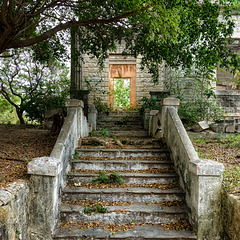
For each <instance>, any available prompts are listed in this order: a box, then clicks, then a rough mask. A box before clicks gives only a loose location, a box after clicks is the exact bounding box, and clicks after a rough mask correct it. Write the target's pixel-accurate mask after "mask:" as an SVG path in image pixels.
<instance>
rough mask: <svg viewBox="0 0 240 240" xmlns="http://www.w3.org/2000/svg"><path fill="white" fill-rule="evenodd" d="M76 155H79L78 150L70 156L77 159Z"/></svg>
mask: <svg viewBox="0 0 240 240" xmlns="http://www.w3.org/2000/svg"><path fill="white" fill-rule="evenodd" d="M78 157H79V152H78V151H75V152H74V154H73V155H72V158H73V159H78Z"/></svg>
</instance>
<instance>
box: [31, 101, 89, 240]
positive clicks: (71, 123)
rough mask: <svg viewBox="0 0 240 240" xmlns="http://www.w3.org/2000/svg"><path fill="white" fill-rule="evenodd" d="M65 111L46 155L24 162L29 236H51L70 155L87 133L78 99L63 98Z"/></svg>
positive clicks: (46, 238) (46, 239)
mask: <svg viewBox="0 0 240 240" xmlns="http://www.w3.org/2000/svg"><path fill="white" fill-rule="evenodd" d="M66 106H67V108H68V115H67V118H66V120H65V122H64V125H63V127H62V129H61V132H60V134H59V136H58V139H57V141H56V144H55V146H54V148H53V151H52V153H51V155H50V157H41V158H36V159H33V160H32V161H31V162H30V163H29V164H28V173H29V174H31V177H30V184H29V187H30V192H29V218H30V224H29V231H30V239H31V240H39V239H42V240H51V239H52V237H51V233H52V232H53V230H54V229H55V227H56V224H57V219H58V206H59V204H60V201H61V197H60V196H61V192H62V189H63V187H64V186H65V185H66V175H67V172H68V171H69V170H70V159H71V158H72V154H73V153H74V151H75V148H76V147H77V146H78V141H79V138H81V137H84V136H87V135H88V133H89V126H88V122H87V119H86V117H85V116H84V115H83V107H84V105H83V102H82V101H81V100H74V99H72V100H68V101H67V102H66Z"/></svg>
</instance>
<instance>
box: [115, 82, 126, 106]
mask: <svg viewBox="0 0 240 240" xmlns="http://www.w3.org/2000/svg"><path fill="white" fill-rule="evenodd" d="M113 94H114V107H115V108H129V107H130V79H127V78H126V79H124V78H114V91H113Z"/></svg>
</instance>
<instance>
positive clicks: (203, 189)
mask: <svg viewBox="0 0 240 240" xmlns="http://www.w3.org/2000/svg"><path fill="white" fill-rule="evenodd" d="M178 106H179V100H178V99H175V98H165V99H164V100H163V108H162V112H161V114H159V113H157V112H155V115H154V116H152V124H150V125H149V126H151V128H152V129H153V130H151V129H150V132H152V133H153V136H154V133H155V132H156V131H155V130H154V129H157V128H158V126H157V127H156V126H154V123H155V124H159V122H160V123H161V128H162V130H161V135H162V137H163V139H164V141H165V142H166V143H167V145H168V147H169V149H170V152H171V159H172V160H173V162H174V166H175V170H176V172H177V173H178V175H179V183H180V185H181V187H182V188H183V189H184V191H185V194H186V202H187V205H188V207H189V208H190V211H191V213H190V216H189V218H190V222H191V224H192V225H193V227H194V229H195V230H196V232H197V235H198V239H199V240H209V239H211V240H217V239H220V226H221V225H220V189H221V183H222V173H223V170H224V167H223V164H221V163H218V162H214V161H211V160H208V159H199V157H198V155H197V153H196V151H195V149H194V147H193V145H192V143H191V140H190V139H189V137H188V134H187V132H186V130H185V128H184V126H183V124H182V122H181V120H180V118H179V116H178V114H177V107H178ZM150 114H151V113H150ZM154 118H157V119H154Z"/></svg>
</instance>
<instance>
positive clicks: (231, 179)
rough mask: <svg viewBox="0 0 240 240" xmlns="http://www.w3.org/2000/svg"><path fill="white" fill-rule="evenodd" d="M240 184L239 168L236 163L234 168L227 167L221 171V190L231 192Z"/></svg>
mask: <svg viewBox="0 0 240 240" xmlns="http://www.w3.org/2000/svg"><path fill="white" fill-rule="evenodd" d="M239 184H240V168H239V167H238V166H237V165H236V166H235V167H234V169H229V168H227V169H226V170H225V171H224V173H223V184H222V186H223V191H224V192H232V191H234V190H235V188H236V187H237V186H239Z"/></svg>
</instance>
